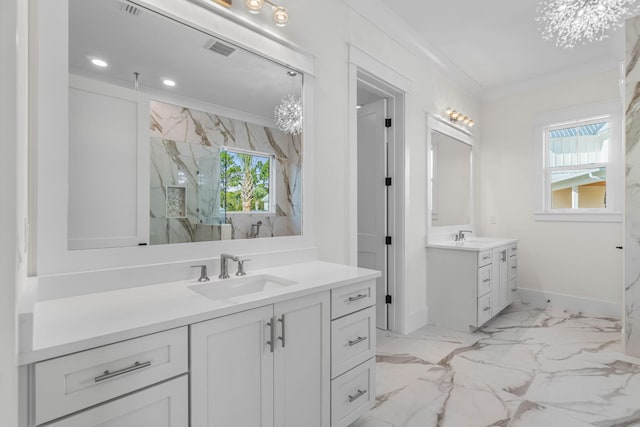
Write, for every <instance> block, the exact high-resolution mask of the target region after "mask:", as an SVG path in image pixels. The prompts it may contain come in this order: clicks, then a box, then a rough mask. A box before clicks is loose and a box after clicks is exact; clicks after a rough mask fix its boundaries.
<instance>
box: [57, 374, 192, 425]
mask: <svg viewBox="0 0 640 427" xmlns="http://www.w3.org/2000/svg"><path fill="white" fill-rule="evenodd" d="M47 426H48V427H142V426H153V427H188V426H189V380H188V376H187V375H183V376H181V377H179V378H175V379H173V380H171V381H167V382H165V383H162V384H158V385H155V386H153V387H149V388H147V389H144V390H141V391H138V392H136V393H133V394H130V395H128V396H126V397H122V398H120V399H116V400H113V401H111V402H109V403H105V404H104V405H99V406H96V407H94V408H91V409H88V410H86V411H84V412H80V413H78V414H75V415H72V416H70V417H67V418H64V419H62V420H60V421H57V422H54V423H52V424H47Z"/></svg>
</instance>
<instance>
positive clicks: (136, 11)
mask: <svg viewBox="0 0 640 427" xmlns="http://www.w3.org/2000/svg"><path fill="white" fill-rule="evenodd" d="M120 10H121V11H123V12H124V13H126V14H127V15H132V16H138V15H140V12H141V10H140V8H139V7H138V6H136V5H135V4H133V3H129V2H128V1H122V2H120Z"/></svg>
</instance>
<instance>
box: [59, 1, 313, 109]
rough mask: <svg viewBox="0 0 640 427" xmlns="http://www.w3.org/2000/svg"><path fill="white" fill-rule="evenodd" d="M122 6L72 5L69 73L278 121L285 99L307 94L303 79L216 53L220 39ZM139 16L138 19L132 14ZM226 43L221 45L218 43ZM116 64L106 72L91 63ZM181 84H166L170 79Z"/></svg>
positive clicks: (255, 60) (262, 62) (251, 59)
mask: <svg viewBox="0 0 640 427" xmlns="http://www.w3.org/2000/svg"><path fill="white" fill-rule="evenodd" d="M123 5H129V6H131V5H132V4H131V3H127V2H125V1H122V0H70V2H69V7H70V13H69V69H70V72H71V73H73V74H79V75H83V76H86V77H90V78H93V79H96V80H100V81H105V82H109V83H112V84H116V85H120V86H124V87H128V88H133V87H134V72H137V73H139V83H140V84H139V88H140V90H141V91H142V92H145V93H149V94H152V96H155V97H157V96H158V95H160V96H161V97H168V98H169V99H175V98H176V97H180V98H189V99H191V100H196V101H204V102H207V103H209V104H216V105H219V106H223V107H227V108H231V109H233V110H236V111H241V112H243V113H249V114H253V115H255V116H259V117H261V118H265V119H266V120H272V118H273V110H274V107H275V106H276V105H278V104H279V103H280V100H281V98H282V96H284V95H285V94H288V93H291V92H293V93H295V94H296V95H300V90H301V86H302V78H301V76H300V75H297V76H295V77H293V78H292V77H290V76H289V75H288V74H287V71H290V70H288V69H287V68H285V67H283V66H281V65H279V64H276V63H274V62H272V61H269V60H267V59H265V58H262V57H260V56H258V55H255V54H253V53H250V52H248V51H246V50H243V49H240V48H237V47H235V46H233V45H231V44H230V43H228V42H224V41H223V42H224V43H223V44H225V45H227V46H229V47H235V48H236V50H235V51H234V52H233V53H232V54H231V55H230V56H223V55H220V54H218V53H215V52H212V51H210V50H208V47H209V46H210V45H211V43H213V42H214V41H216V40H218V39H216V38H214V37H212V36H210V35H208V34H205V33H203V32H201V31H198V30H195V29H193V28H191V27H188V26H186V25H182V24H180V23H178V22H176V21H174V20H171V19H168V18H165V17H163V16H160V15H158V14H156V13H153V12H151V11H148V10H146V9H143V8H139V7H134V8H133V9H126V8H123ZM132 10H133V11H137V12H138V13H132V12H131V11H132ZM218 41H220V40H218ZM92 58H100V59H104V60H106V61H107V62H108V64H109V65H108V66H107V67H105V68H98V67H95V66H94V65H92V64H91V62H90V59H92ZM167 78H168V79H172V80H174V81H175V82H176V85H175V86H174V87H167V86H165V85H163V83H162V81H163V80H164V79H167Z"/></svg>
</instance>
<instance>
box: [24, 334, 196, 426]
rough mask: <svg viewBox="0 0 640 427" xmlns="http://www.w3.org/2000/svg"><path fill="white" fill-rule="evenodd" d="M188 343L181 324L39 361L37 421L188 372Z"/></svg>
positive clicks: (73, 410)
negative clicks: (158, 331)
mask: <svg viewBox="0 0 640 427" xmlns="http://www.w3.org/2000/svg"><path fill="white" fill-rule="evenodd" d="M187 346H188V334H187V328H186V327H183V328H178V329H172V330H169V331H165V332H161V333H157V334H153V335H147V336H144V337H140V338H136V339H132V340H128V341H123V342H119V343H116V344H111V345H107V346H104V347H99V348H95V349H92V350H87V351H83V352H80V353H75V354H71V355H69V356H63V357H59V358H56V359H51V360H47V361H44V362H40V363H36V365H35V402H36V403H35V413H36V424H42V423H44V422H46V421H50V420H53V419H55V418H58V417H61V416H63V415H67V414H70V413H72V412H75V411H78V410H80V409H84V408H87V407H89V406H92V405H95V404H97V403H100V402H103V401H105V400H109V399H113V398H114V397H118V396H120V395H123V394H125V393H129V392H132V391H134V390H137V389H140V388H142V387H146V386H148V385H151V384H154V383H157V382H159V381H162V380H165V379H168V378H171V377H174V376H177V375H180V374H182V373H185V372H187V371H188V347H187Z"/></svg>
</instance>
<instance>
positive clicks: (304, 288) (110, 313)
mask: <svg viewBox="0 0 640 427" xmlns="http://www.w3.org/2000/svg"><path fill="white" fill-rule="evenodd" d="M259 274H268V275H272V276H276V277H278V278H282V279H285V280H289V281H293V282H296V284H293V285H289V286H285V287H282V288H277V289H270V290H265V291H262V292H259V293H253V294H247V295H243V296H237V297H232V298H228V299H224V300H211V299H208V298H206V297H204V296H202V295H200V294H199V293H197V292H194V291H193V290H191V289H189V287H190V286H194V285H197V284H198V282H197V281H195V280H184V281H180V282H168V283H159V284H155V285H150V286H140V287H135V288H128V289H121V290H114V291H109V292H99V293H93V294H87V295H81V296H73V297H67V298H59V299H53V300H47V301H41V302H37V303H36V304H35V306H34V310H33V329H32V331H31V332H32V334H31V335H32V338H31V349H30V350H27V351H23V352H22V353H21V354H20V355H19V363H20V364H21V365H24V364H29V363H34V362H38V361H42V360H45V359H50V358H53V357H58V356H62V355H65V354H69V353H73V352H77V351H82V350H86V349H89V348H93V347H98V346H102V345H107V344H111V343H114V342H117V341H122V340H126V339H131V338H135V337H139V336H142V335H147V334H151V333H155V332H160V331H163V330H167V329H172V328H176V327H180V326H185V325H189V324H192V323H197V322H202V321H205V320H208V319H212V318H215V317H220V316H225V315H228V314H232V313H235V312H239V311H244V310H249V309H252V308H256V307H260V306H264V305H268V304H273V303H277V302H280V301H283V300H286V299H291V298H295V297H302V296H305V295H310V294H313V293H316V292H320V291H324V290H328V289H332V288H337V287H340V286H345V285H349V284H352V283H357V282H361V281H365V280H370V279H375V278H376V277H378V276H380V272H379V271H375V270H367V269H363V268H358V267H353V266H347V265H342V264H333V263H328V262H322V261H312V262H305V263H300V264H291V265H287V266H282V267H273V268H267V269H262V270H259V271H252V272H249V273H247V276H246V277H251V276H256V275H259ZM223 280H226V279H223ZM223 280H220V279H212V280H211V282H208V283H211V284H212V286H215V283H216V282H217V281H223ZM229 280H232V279H229Z"/></svg>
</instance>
